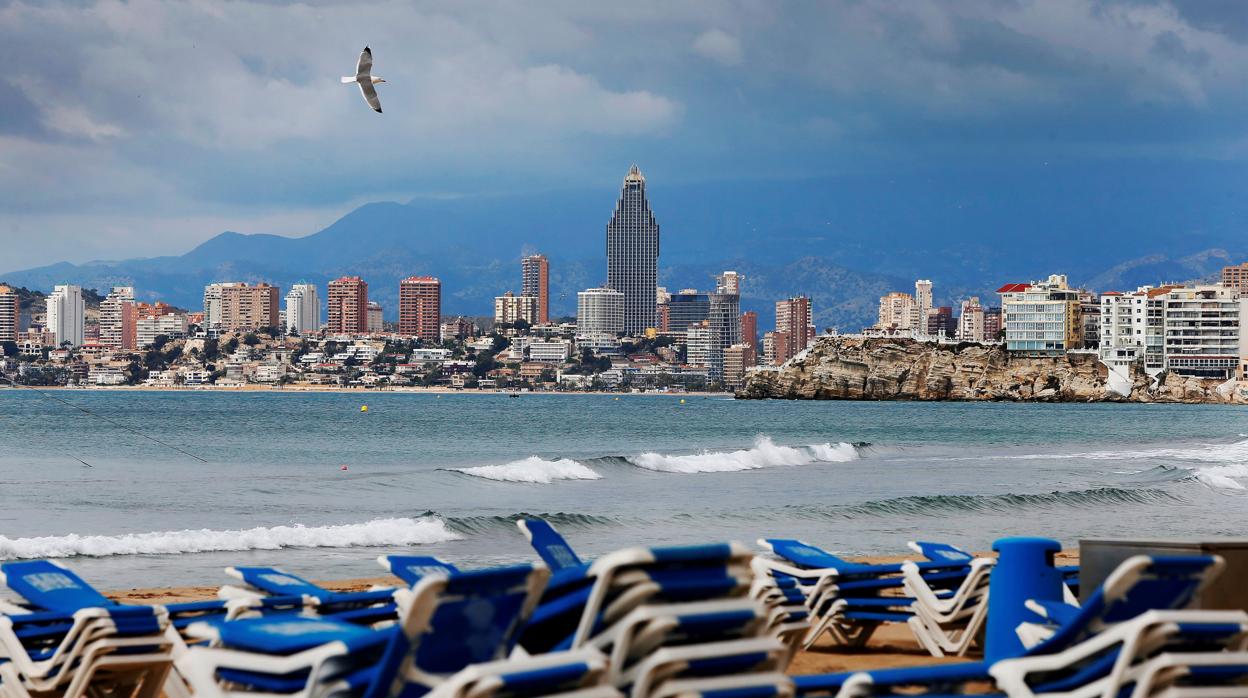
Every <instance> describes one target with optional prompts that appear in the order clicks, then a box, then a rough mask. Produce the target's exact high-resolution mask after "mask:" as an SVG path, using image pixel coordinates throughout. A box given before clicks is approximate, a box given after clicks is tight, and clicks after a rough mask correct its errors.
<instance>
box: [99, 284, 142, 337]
mask: <svg viewBox="0 0 1248 698" xmlns="http://www.w3.org/2000/svg"><path fill="white" fill-rule="evenodd" d="M137 321H138V313H137V311H136V309H135V305H134V287H132V286H114V287H113V290H112V291H110V292H109V294H108V295H107V296H106V297H105V298H104V300H103V301H101V302H100V344H102V345H104V346H106V347H109V348H111V349H121V350H129V349H137V348H138V326H137V324H136V323H137Z"/></svg>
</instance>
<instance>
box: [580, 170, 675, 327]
mask: <svg viewBox="0 0 1248 698" xmlns="http://www.w3.org/2000/svg"><path fill="white" fill-rule="evenodd" d="M658 277H659V224H658V222H656V221H655V219H654V213H652V212H651V211H650V202H649V201H648V200H647V199H646V178H645V177H644V176H642V174H641V170H639V169H638V168H637V166H636V165H633V166H632V167H630V168H629V170H628V175H627V176H625V177H624V186H623V189H622V190H621V191H620V198H619V201H617V202H616V205H615V212H614V213H613V214H612V216H611V222H610V223H608V224H607V288H613V289H615V290H616V291H619V292H620V293H622V294H623V295H624V330H623V331H624V332H626V333H628V334H630V335H634V334H640V333H642V332H644V331H645V330H646V329H647V328H651V327H658V323H657V320H656V317H655V299H656V297H657V289H658ZM578 317H579V314H578Z"/></svg>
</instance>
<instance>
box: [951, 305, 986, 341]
mask: <svg viewBox="0 0 1248 698" xmlns="http://www.w3.org/2000/svg"><path fill="white" fill-rule="evenodd" d="M957 335H958V341H960V342H982V341H984V306H982V305H980V304H979V297H978V296H972V297H970V298H968V299H967V300H964V301H962V309H961V314H960V315H959V316H958V332H957Z"/></svg>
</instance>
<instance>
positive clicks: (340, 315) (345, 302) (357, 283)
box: [325, 276, 368, 334]
mask: <svg viewBox="0 0 1248 698" xmlns="http://www.w3.org/2000/svg"><path fill="white" fill-rule="evenodd" d="M328 317H329V322H328V323H326V325H325V329H326V331H327V332H329V333H330V334H364V333H366V332H368V283H367V282H366V281H364V280H363V279H361V278H360V277H358V276H344V277H341V278H338V279H334V280H333V281H331V282H329V315H328Z"/></svg>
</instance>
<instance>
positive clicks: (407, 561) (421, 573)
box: [378, 555, 459, 585]
mask: <svg viewBox="0 0 1248 698" xmlns="http://www.w3.org/2000/svg"><path fill="white" fill-rule="evenodd" d="M378 559H379V560H381V563H382V566H383V567H385V568H386V569H387V570H390V574H393V575H394V576H396V577H398V578H399V579H401V580H403V583H404V584H409V585H411V584H415V583H416V582H419V581H420V580H421V579H422V578H424V577H427V576H429V575H441V576H446V575H449V574H452V573H454V572H458V571H459V568H458V567H456V566H455V565H452V564H451V563H449V562H443V561H442V560H439V559H438V558H436V557H434V556H432V555H383V556H381V557H380V558H378Z"/></svg>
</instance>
